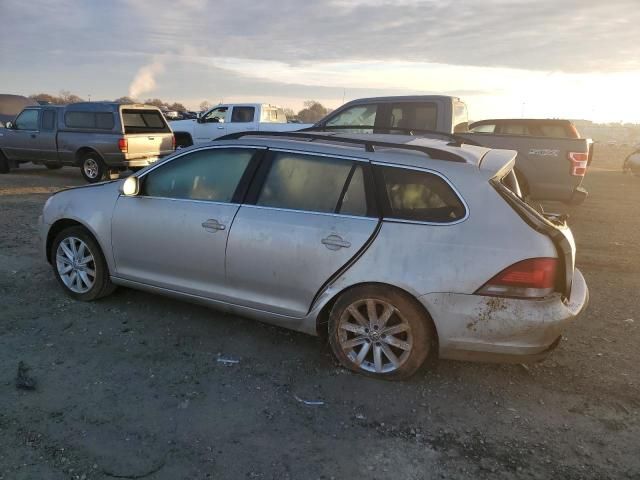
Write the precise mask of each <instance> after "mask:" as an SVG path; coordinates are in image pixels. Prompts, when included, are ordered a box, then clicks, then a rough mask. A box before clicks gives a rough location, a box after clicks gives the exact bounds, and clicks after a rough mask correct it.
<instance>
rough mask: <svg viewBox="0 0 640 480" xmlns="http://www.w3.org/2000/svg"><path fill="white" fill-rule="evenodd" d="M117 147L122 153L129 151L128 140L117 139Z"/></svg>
mask: <svg viewBox="0 0 640 480" xmlns="http://www.w3.org/2000/svg"><path fill="white" fill-rule="evenodd" d="M118 148H119V149H120V151H121V152H122V153H127V152H128V151H129V142H128V140H127V139H126V138H120V139H118Z"/></svg>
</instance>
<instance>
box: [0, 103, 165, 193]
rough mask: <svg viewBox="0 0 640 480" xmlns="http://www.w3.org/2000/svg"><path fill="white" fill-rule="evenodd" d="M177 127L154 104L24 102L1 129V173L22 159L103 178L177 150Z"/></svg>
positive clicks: (140, 166) (96, 178)
mask: <svg viewBox="0 0 640 480" xmlns="http://www.w3.org/2000/svg"><path fill="white" fill-rule="evenodd" d="M174 148H175V140H174V137H173V132H172V131H171V128H170V127H169V125H168V124H167V122H166V120H165V118H164V116H163V115H162V112H161V111H160V110H159V109H158V108H157V107H154V106H151V105H139V104H135V105H124V104H118V103H112V102H84V103H73V104H69V105H67V106H56V105H40V106H29V107H26V108H25V109H24V110H23V111H22V112H20V114H19V115H18V116H17V117H16V119H15V121H13V122H8V123H7V124H6V125H5V128H0V173H8V172H9V170H10V169H11V168H12V167H13V168H16V167H18V166H19V165H20V164H21V163H24V162H32V163H37V164H44V165H45V166H46V167H47V168H50V169H56V168H60V167H62V166H65V165H69V166H77V167H80V171H81V172H82V175H83V176H84V178H85V179H86V180H87V181H88V182H90V183H94V182H99V181H101V180H104V179H106V178H110V177H113V176H117V174H118V172H120V171H123V170H127V169H132V170H134V169H138V168H143V167H146V166H147V165H150V164H151V163H153V162H155V161H156V160H158V159H159V158H160V157H163V156H164V155H168V154H170V153H171V152H173V151H174Z"/></svg>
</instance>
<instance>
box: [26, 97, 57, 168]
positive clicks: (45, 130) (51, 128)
mask: <svg viewBox="0 0 640 480" xmlns="http://www.w3.org/2000/svg"><path fill="white" fill-rule="evenodd" d="M56 113H57V112H56V110H55V109H53V108H45V109H43V110H42V114H41V115H40V131H39V132H38V135H37V137H36V139H35V140H36V141H35V145H34V147H35V149H36V150H37V151H36V152H34V154H36V155H37V157H36V158H33V159H32V160H39V161H42V162H44V163H58V146H57V143H56V120H57V117H56Z"/></svg>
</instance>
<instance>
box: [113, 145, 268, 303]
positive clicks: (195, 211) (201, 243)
mask: <svg viewBox="0 0 640 480" xmlns="http://www.w3.org/2000/svg"><path fill="white" fill-rule="evenodd" d="M256 152H257V150H255V149H250V148H228V147H227V148H206V149H202V150H196V151H192V152H189V153H186V154H184V155H180V156H177V157H174V158H172V159H171V160H170V161H168V162H165V163H163V164H161V165H158V166H157V167H156V168H154V169H151V170H149V171H148V172H145V174H144V175H142V176H141V178H140V185H141V188H140V194H139V195H137V196H132V197H127V196H120V197H119V198H118V200H117V203H116V207H115V211H114V214H113V220H112V243H113V254H114V258H115V264H116V276H118V277H121V278H124V279H127V280H133V281H136V282H140V283H144V284H148V285H153V286H157V287H161V288H166V289H169V290H174V291H179V292H182V293H188V294H192V295H198V296H203V297H209V298H213V299H224V297H225V289H226V287H225V249H226V246H227V237H228V235H229V230H230V228H231V224H232V222H233V218H234V216H235V214H236V212H237V211H238V208H239V206H238V202H239V199H240V198H242V195H244V192H243V191H242V189H243V188H244V185H246V181H242V182H241V180H242V179H243V177H244V175H245V174H246V175H249V172H248V169H252V168H255V162H256V161H257V154H256ZM252 159H253V161H252Z"/></svg>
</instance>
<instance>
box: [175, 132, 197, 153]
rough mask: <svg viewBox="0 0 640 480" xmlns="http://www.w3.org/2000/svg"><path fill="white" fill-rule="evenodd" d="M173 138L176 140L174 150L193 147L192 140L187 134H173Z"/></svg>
mask: <svg viewBox="0 0 640 480" xmlns="http://www.w3.org/2000/svg"><path fill="white" fill-rule="evenodd" d="M173 136H174V137H175V139H176V150H177V149H179V148H186V147H190V146H191V145H193V138H191V135H190V134H189V133H187V132H174V134H173Z"/></svg>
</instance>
